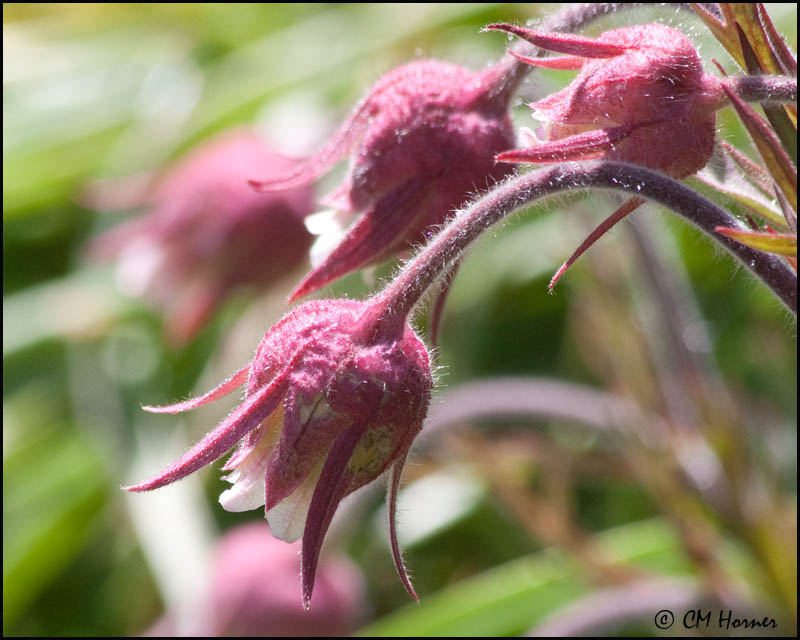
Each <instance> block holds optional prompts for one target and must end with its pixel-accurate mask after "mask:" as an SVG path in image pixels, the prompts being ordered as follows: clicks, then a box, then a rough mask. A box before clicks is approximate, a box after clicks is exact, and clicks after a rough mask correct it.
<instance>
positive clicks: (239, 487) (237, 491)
mask: <svg viewBox="0 0 800 640" xmlns="http://www.w3.org/2000/svg"><path fill="white" fill-rule="evenodd" d="M265 473H266V470H265ZM260 477H261V479H260V480H259V479H258V474H257V473H251V474H243V473H241V472H240V471H239V470H238V469H237V470H236V471H234V472H233V473H231V474H229V475H227V476H225V477H224V478H223V480H227V481H228V482H231V483H233V486H232V487H231V488H230V489H226V490H225V491H223V492H222V494H221V495H220V496H219V503H220V504H221V505H222V508H223V509H225V511H250V510H251V509H258V508H259V507H261V506H263V505H264V473H262V474H260Z"/></svg>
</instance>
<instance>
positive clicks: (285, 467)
mask: <svg viewBox="0 0 800 640" xmlns="http://www.w3.org/2000/svg"><path fill="white" fill-rule="evenodd" d="M245 382H247V394H246V397H245V399H244V401H243V402H242V404H240V405H239V407H238V408H237V409H236V410H235V411H233V412H232V413H231V414H230V415H229V416H228V417H227V418H226V419H225V420H224V421H223V422H222V423H221V424H220V425H219V426H218V427H217V428H216V429H214V430H213V431H212V432H210V433H209V434H208V435H207V436H206V437H205V438H204V439H203V440H202V441H201V442H199V443H198V444H197V445H195V446H194V447H193V448H192V449H190V450H189V452H188V453H186V454H185V455H184V456H183V457H182V458H180V459H179V460H178V461H176V462H175V463H174V464H172V465H170V466H169V467H168V468H167V469H165V470H164V471H163V472H162V473H160V474H158V475H156V476H154V477H153V478H151V479H150V480H147V481H145V482H142V483H140V484H137V485H134V486H132V487H128V490H130V491H148V490H150V489H156V488H158V487H162V486H164V485H167V484H169V483H171V482H174V481H176V480H179V479H181V478H183V477H184V476H186V475H188V474H190V473H192V472H193V471H196V470H197V469H199V468H200V467H202V466H205V465H207V464H209V463H211V462H213V461H214V460H216V459H217V458H219V457H220V456H222V455H223V454H224V453H225V452H226V451H227V450H228V449H230V448H231V447H232V446H233V445H234V444H236V443H237V442H238V443H239V444H238V447H237V449H236V451H235V452H234V453H233V455H232V456H231V458H230V459H229V460H228V462H227V463H226V464H225V465H224V467H223V469H224V470H225V471H229V472H230V474H229V475H228V476H227V477H226V479H227V480H228V481H229V482H231V483H232V485H233V486H232V487H231V488H230V489H228V490H227V491H225V492H224V493H223V494H222V495H221V496H220V502H221V503H222V506H223V507H224V508H225V509H227V510H229V511H245V510H249V509H256V508H258V507H260V506H261V505H265V512H266V518H267V520H268V522H269V525H270V529H271V531H272V534H273V535H274V536H275V537H277V538H280V539H281V540H285V541H287V542H293V541H295V540H297V539H299V538H300V537H301V536H302V539H303V550H302V562H301V567H302V584H303V599H304V603H305V605H306V606H308V603H309V601H310V599H311V593H312V590H313V586H314V576H315V572H316V566H317V559H318V556H319V551H320V547H321V545H322V540H323V538H324V536H325V532H326V531H327V529H328V526H329V524H330V521H331V518H332V517H333V514H334V511H335V510H336V507H337V505H338V504H339V502H340V501H341V500H342V498H344V497H345V496H346V495H348V494H349V493H351V492H353V491H355V490H356V489H358V488H359V487H362V486H363V485H365V484H367V483H369V482H372V481H373V480H374V479H375V478H377V477H378V476H379V475H381V474H382V473H383V472H384V471H386V470H387V469H389V468H391V469H392V474H393V475H392V480H391V491H390V509H389V511H390V521H391V524H390V537H391V542H392V550H393V553H394V557H395V562H396V564H397V568H398V571H399V573H400V576H401V578H402V580H403V582H404V584H405V586H406V588H407V589H408V590H409V592H410V593H411V594H412V595H414V592H413V589H412V588H411V584H410V582H409V580H408V576H407V575H406V572H405V569H404V568H403V565H402V561H401V559H400V552H399V548H398V546H397V538H396V533H395V530H394V510H395V506H394V505H395V499H396V493H397V487H398V482H399V476H400V472H401V470H402V466H403V463H404V461H405V458H406V455H407V454H408V451H409V448H410V446H411V443H412V441H413V439H414V437H415V436H416V435H417V433H418V432H419V431H420V429H421V428H422V421H423V419H424V417H425V414H426V411H427V407H428V402H429V398H430V392H431V386H432V378H431V369H430V361H429V358H428V353H427V351H426V349H425V346H424V345H423V343H422V342H421V341H420V340H419V338H417V336H416V335H415V334H414V332H413V330H412V329H411V328H410V327H409V326H408V324H407V323H406V322H405V320H404V319H401V320H398V317H397V316H387V315H385V314H383V307H382V306H380V305H376V304H372V303H370V302H358V301H352V300H319V301H312V302H308V303H306V304H303V305H301V306H299V307H297V308H296V309H294V310H293V311H291V312H289V313H288V314H287V315H286V316H284V317H283V319H281V320H280V321H279V322H278V323H277V324H276V325H275V326H274V327H273V328H272V329H270V330H269V331H268V332H267V334H266V335H265V336H264V339H263V340H262V341H261V344H260V345H259V347H258V350H257V352H256V355H255V358H254V359H253V362H252V363H251V364H250V365H248V366H246V367H244V368H243V369H241V370H240V371H239V372H237V373H236V374H234V376H233V377H232V378H231V379H230V380H228V381H226V382H224V383H223V384H222V385H220V386H219V387H217V388H216V389H214V390H213V391H211V392H209V393H207V394H206V395H204V396H202V397H200V398H196V399H193V400H187V401H185V402H181V403H178V404H175V405H172V406H168V407H160V408H152V407H146V409H148V410H149V411H154V412H162V413H178V412H181V411H186V410H189V409H193V408H195V407H198V406H200V405H202V404H205V403H207V402H211V401H212V400H216V399H217V398H220V397H221V396H223V395H225V394H228V393H230V392H231V391H233V390H234V389H236V388H237V387H239V386H241V385H243V384H244V383H245ZM415 597H416V596H415Z"/></svg>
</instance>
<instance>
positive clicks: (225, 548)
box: [208, 522, 364, 637]
mask: <svg viewBox="0 0 800 640" xmlns="http://www.w3.org/2000/svg"><path fill="white" fill-rule="evenodd" d="M299 551H300V545H299V543H298V544H291V545H289V544H285V543H283V542H281V541H279V540H277V539H275V538H273V537H272V535H271V534H270V531H269V527H268V526H267V525H266V523H264V522H261V523H250V524H246V525H243V526H240V527H237V528H235V529H232V530H231V531H228V532H227V533H226V534H225V535H224V536H223V538H222V539H221V540H220V542H219V545H218V546H217V549H216V553H215V557H214V565H213V574H212V584H211V591H210V593H209V603H208V607H209V610H210V613H211V616H212V620H213V622H212V628H211V629H210V630H209V631H208V635H212V636H223V635H224V636H264V635H268V636H300V637H303V636H327V637H337V636H346V635H349V634H350V633H351V632H352V631H354V630H355V628H356V625H357V624H358V618H359V613H360V610H361V608H362V603H363V599H364V593H363V592H364V584H363V580H362V577H361V575H360V574H359V571H358V569H357V568H356V567H355V566H353V564H352V563H350V562H348V561H347V560H346V559H345V558H342V557H337V556H333V557H328V558H326V559H325V560H324V561H323V562H321V563H320V567H319V572H318V575H317V580H316V589H315V591H314V607H313V608H312V610H311V611H304V610H303V607H302V606H301V604H300V603H299V602H298V601H297V597H296V595H295V593H294V589H296V586H295V585H296V583H297V574H298V569H299V558H298V552H299Z"/></svg>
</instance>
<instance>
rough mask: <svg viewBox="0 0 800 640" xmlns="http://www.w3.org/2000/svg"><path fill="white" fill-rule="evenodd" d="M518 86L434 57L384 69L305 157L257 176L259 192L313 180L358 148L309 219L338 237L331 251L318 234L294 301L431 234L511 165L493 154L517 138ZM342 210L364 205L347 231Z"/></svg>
mask: <svg viewBox="0 0 800 640" xmlns="http://www.w3.org/2000/svg"><path fill="white" fill-rule="evenodd" d="M512 88H513V87H512V86H511V83H509V82H508V80H507V78H506V77H505V73H504V70H503V69H501V68H499V67H496V68H493V69H489V70H486V71H482V72H476V73H473V72H471V71H469V70H467V69H465V68H463V67H460V66H458V65H454V64H450V63H446V62H439V61H435V60H425V61H418V62H412V63H411V64H407V65H405V66H402V67H399V68H398V69H395V70H394V71H392V72H390V73H388V74H386V75H385V76H384V77H383V78H381V79H380V80H379V81H378V82H377V83H376V84H375V86H374V87H373V88H372V90H371V91H370V92H369V93H368V94H367V96H366V97H365V98H364V99H363V100H362V101H361V103H360V104H359V105H358V107H357V108H356V109H355V111H354V112H353V114H352V115H351V116H350V117H349V118H348V119H347V120H346V121H345V123H344V124H343V125H342V127H341V128H340V129H339V131H338V132H337V133H336V134H334V136H333V137H332V138H331V140H330V141H329V142H328V143H327V144H326V145H325V146H324V147H323V148H322V150H321V151H320V152H319V153H318V154H316V155H315V156H313V157H312V158H311V159H309V160H308V162H307V163H305V164H303V165H300V166H298V167H297V168H295V169H294V170H293V171H291V172H289V173H287V174H286V175H285V176H283V177H280V178H273V179H270V178H267V179H266V180H259V181H252V182H251V184H253V186H255V187H256V188H258V189H260V190H262V191H271V190H274V189H283V188H287V187H293V186H296V185H300V184H307V183H309V182H312V181H314V180H316V179H317V178H319V177H320V176H321V175H322V174H323V173H325V172H326V171H328V169H330V167H331V166H332V165H333V164H334V163H335V162H336V161H337V160H339V159H340V158H342V157H343V156H344V155H346V154H347V153H351V154H352V163H351V167H350V170H349V172H348V174H347V177H346V178H345V180H344V182H343V183H342V184H341V185H339V186H338V187H337V188H336V189H335V190H334V191H333V192H332V193H331V194H329V195H328V196H327V197H326V198H324V199H323V201H322V202H323V203H324V204H325V205H327V206H330V207H331V208H332V211H327V212H322V213H320V214H316V215H315V216H314V217H312V218H311V219H310V220H309V227H310V228H311V229H312V230H316V231H319V232H322V233H326V234H330V233H331V232H332V233H333V239H334V242H337V241H339V240H341V242H339V243H338V246H336V247H335V248H334V249H333V250H332V251H330V248H331V244H332V243H331V240H330V238H329V237H327V235H326V236H323V237H321V239H320V241H318V244H317V245H316V246H315V248H314V249H312V265H313V270H312V271H311V272H310V273H309V274H308V275H307V276H306V278H305V279H304V280H303V281H302V282H301V283H300V285H299V286H298V287H297V288H296V289H295V291H294V293H293V294H292V295H291V297H290V301H291V300H295V299H297V298H300V297H302V296H304V295H306V294H308V293H311V292H312V291H314V290H316V289H319V288H320V287H322V286H324V285H326V284H328V283H329V282H332V281H333V280H335V279H336V278H339V277H341V276H343V275H345V274H347V273H349V272H351V271H354V270H356V269H360V268H361V267H364V266H367V265H370V264H374V263H377V262H380V261H382V260H385V259H388V258H390V257H392V256H394V255H396V254H398V253H400V252H402V251H404V250H407V249H408V248H409V247H410V246H412V245H414V244H419V243H421V242H423V241H425V240H426V239H427V236H428V235H430V233H431V231H432V230H433V229H436V228H437V227H438V226H439V225H441V224H442V223H443V222H444V221H445V220H446V219H447V218H448V217H449V216H450V214H451V213H452V212H453V211H454V209H456V208H457V207H458V206H460V205H461V204H463V203H464V202H465V201H466V200H467V199H468V197H469V196H470V195H471V194H473V193H475V192H476V191H479V190H482V189H485V188H486V187H488V186H491V185H492V183H493V182H496V181H498V180H500V179H501V178H503V177H505V176H506V175H507V174H508V173H510V171H511V167H510V166H509V165H504V164H497V163H496V161H495V156H496V155H497V154H498V153H500V152H501V151H504V150H506V149H509V148H511V147H512V146H513V144H514V133H513V129H512V125H511V121H510V119H509V117H508V101H509V98H510V95H511V89H512ZM342 212H345V214H346V215H345V217H352V215H353V214H355V213H356V212H362V215H361V216H360V217H359V218H358V219H357V221H356V222H355V223H354V224H353V225H352V226H351V227H350V228H349V230H348V231H347V232H346V234H345V233H344V232H343V231H342V230H341V226H340V223H341V218H342V215H341V213H342ZM328 251H330V253H327V252H328Z"/></svg>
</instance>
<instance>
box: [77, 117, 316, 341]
mask: <svg viewBox="0 0 800 640" xmlns="http://www.w3.org/2000/svg"><path fill="white" fill-rule="evenodd" d="M294 162H296V161H294V160H290V159H288V158H284V157H282V156H279V155H276V154H274V153H272V152H271V151H270V150H269V149H268V148H267V146H266V145H265V143H264V142H263V141H262V140H261V139H260V138H259V137H258V136H257V135H256V134H255V133H253V132H249V131H242V130H240V131H234V132H229V133H226V134H223V135H221V136H218V137H216V138H214V139H212V140H209V141H207V142H205V143H203V144H201V145H199V146H198V147H196V148H195V149H193V150H192V151H190V152H189V153H188V154H187V155H186V156H184V157H183V158H181V159H180V160H178V161H177V162H175V163H174V164H173V165H171V166H169V167H167V168H166V169H164V170H163V172H162V173H161V174H160V176H159V177H158V178H157V180H156V181H155V184H154V185H153V186H152V187H151V188H148V189H146V192H145V193H144V194H143V195H141V196H140V197H139V198H138V202H136V203H135V204H136V205H137V206H141V207H143V208H146V210H147V212H146V213H145V214H144V215H142V216H140V217H138V218H135V219H133V220H131V221H129V222H127V223H125V224H122V225H120V226H119V227H117V228H115V229H112V230H110V231H108V232H106V233H104V234H102V235H100V236H99V237H98V238H96V239H95V240H94V241H93V243H92V245H91V252H92V254H93V255H94V256H95V257H97V258H99V259H105V260H117V262H118V269H117V275H118V279H119V282H120V285H121V286H122V288H123V289H124V290H125V291H126V292H128V293H131V294H133V295H142V296H145V297H147V298H148V299H150V300H152V301H153V302H154V303H155V304H156V305H158V306H159V307H161V308H162V309H163V311H164V313H165V315H166V320H165V325H166V327H165V329H166V333H167V336H168V337H169V338H170V339H171V340H172V341H173V342H174V343H175V344H178V345H181V344H184V343H185V342H187V341H188V340H190V339H191V338H192V337H193V336H194V335H195V334H196V333H197V332H198V331H199V330H200V329H201V328H202V327H203V326H204V325H205V323H206V322H208V320H209V319H210V318H211V316H212V315H213V314H214V313H215V312H216V311H217V310H218V309H219V307H220V306H221V305H222V304H223V303H224V302H225V300H226V299H227V298H228V297H229V296H230V295H231V294H232V293H234V292H235V291H238V290H240V289H241V288H244V287H248V286H249V287H255V288H264V287H267V286H269V285H270V283H272V282H273V281H275V280H276V279H277V278H280V277H282V276H284V275H286V274H288V273H290V272H291V271H292V270H293V269H295V268H296V267H297V266H298V265H299V264H300V263H301V262H302V261H303V260H304V259H305V256H306V254H307V251H308V248H309V246H310V244H311V236H310V235H309V233H308V232H307V231H306V229H305V227H304V225H303V221H302V220H303V217H304V216H305V215H306V214H308V213H309V212H310V211H311V206H312V194H311V190H310V189H309V188H304V187H299V188H294V189H291V190H288V191H282V192H274V193H269V194H260V193H255V192H254V191H253V190H252V189H251V188H250V187H248V185H247V179H248V178H249V177H250V176H252V172H253V171H257V170H259V169H260V170H261V171H263V172H265V173H266V174H276V173H278V174H280V173H283V172H285V171H287V170H288V169H289V168H290V167H291V166H293V163H294Z"/></svg>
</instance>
